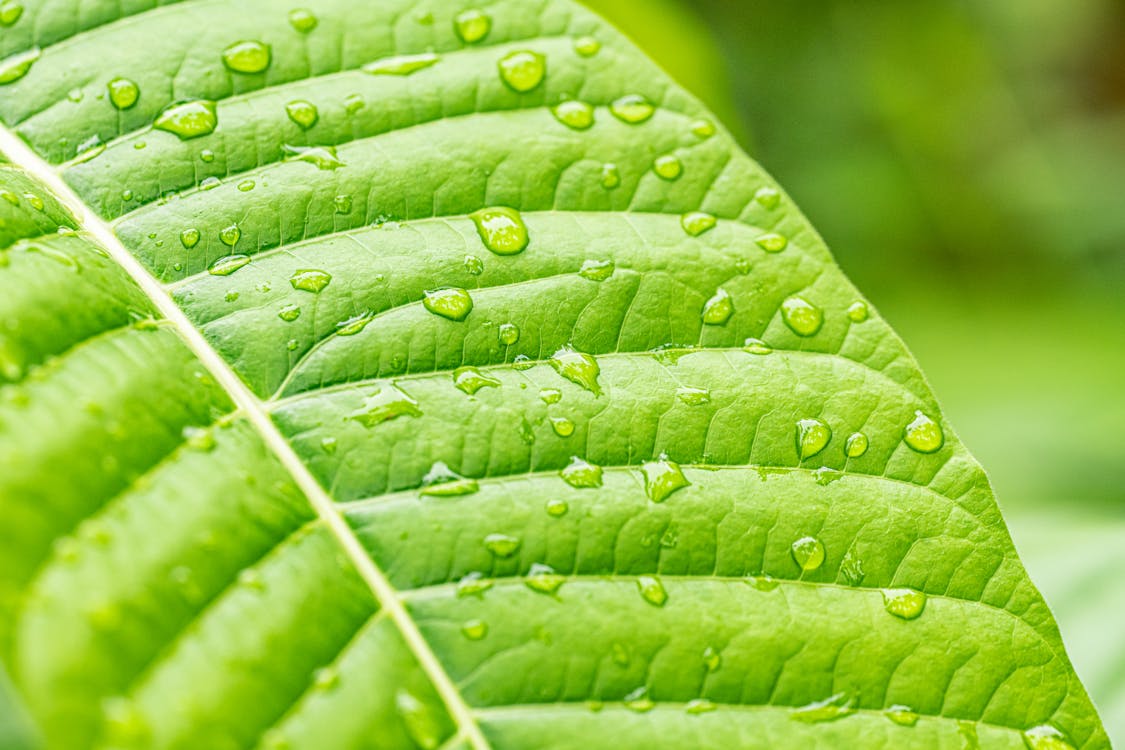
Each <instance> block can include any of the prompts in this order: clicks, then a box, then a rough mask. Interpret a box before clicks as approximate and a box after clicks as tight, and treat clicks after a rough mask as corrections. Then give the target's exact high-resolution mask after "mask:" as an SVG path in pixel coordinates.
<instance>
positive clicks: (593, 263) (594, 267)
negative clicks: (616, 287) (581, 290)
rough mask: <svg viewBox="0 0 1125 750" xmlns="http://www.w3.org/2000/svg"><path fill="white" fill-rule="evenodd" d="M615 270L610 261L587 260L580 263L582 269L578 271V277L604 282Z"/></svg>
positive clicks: (614, 265)
mask: <svg viewBox="0 0 1125 750" xmlns="http://www.w3.org/2000/svg"><path fill="white" fill-rule="evenodd" d="M616 268H617V266H616V264H614V262H613V261H612V260H594V259H588V260H584V261H582V268H580V269H579V270H578V275H579V276H581V277H582V278H584V279H589V280H590V281H605V280H606V279H608V278H609V277H610V276H613V272H614V271H615V270H616Z"/></svg>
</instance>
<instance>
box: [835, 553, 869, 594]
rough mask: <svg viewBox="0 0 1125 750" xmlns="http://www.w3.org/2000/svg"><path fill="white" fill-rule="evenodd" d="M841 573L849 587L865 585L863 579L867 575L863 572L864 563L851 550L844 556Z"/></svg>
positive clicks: (841, 562)
mask: <svg viewBox="0 0 1125 750" xmlns="http://www.w3.org/2000/svg"><path fill="white" fill-rule="evenodd" d="M840 573H841V574H842V575H843V576H844V580H845V581H847V582H848V585H849V586H858V585H859V584H861V583H863V578H864V576H866V575H867V574H866V573H865V572H864V570H863V561H862V560H860V559H859V557H857V556H856V554H855V552H854V551H853V550H850V549H849V550H848V551H847V553H846V554H845V555H844V559H843V560H842V561H840Z"/></svg>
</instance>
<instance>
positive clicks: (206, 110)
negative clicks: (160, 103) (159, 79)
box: [152, 99, 219, 141]
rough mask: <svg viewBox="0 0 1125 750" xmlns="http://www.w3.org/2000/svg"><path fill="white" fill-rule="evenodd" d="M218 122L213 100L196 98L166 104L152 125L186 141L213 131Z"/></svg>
mask: <svg viewBox="0 0 1125 750" xmlns="http://www.w3.org/2000/svg"><path fill="white" fill-rule="evenodd" d="M218 124H219V120H218V117H217V116H216V114H215V102H210V101H206V100H203V99H196V100H194V101H189V102H181V103H179V104H172V105H170V106H168V107H167V108H165V109H164V111H163V112H161V113H160V114H159V115H158V116H157V117H156V120H155V121H153V123H152V126H153V127H154V128H156V129H157V130H163V131H166V132H168V133H172V134H173V135H175V136H177V137H179V139H180V140H183V141H186V140H188V139H190V138H198V137H200V136H203V135H208V134H209V133H212V132H214V130H215V126H216V125H218Z"/></svg>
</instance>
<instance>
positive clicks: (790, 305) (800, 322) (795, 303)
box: [781, 297, 824, 336]
mask: <svg viewBox="0 0 1125 750" xmlns="http://www.w3.org/2000/svg"><path fill="white" fill-rule="evenodd" d="M781 319H782V320H784V321H785V325H787V326H789V330H791V331H793V333H795V334H797V335H798V336H815V335H816V333H817V332H818V331H820V327H821V326H822V325H824V312H823V311H822V310H821V309H820V308H819V307H817V306H816V305H814V304H813V303H811V302H809V301H808V300H806V299H804V298H802V297H790V298H789V299H787V300H785V301H784V302H782V303H781Z"/></svg>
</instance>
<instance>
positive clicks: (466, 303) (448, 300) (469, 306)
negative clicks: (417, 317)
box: [422, 287, 473, 321]
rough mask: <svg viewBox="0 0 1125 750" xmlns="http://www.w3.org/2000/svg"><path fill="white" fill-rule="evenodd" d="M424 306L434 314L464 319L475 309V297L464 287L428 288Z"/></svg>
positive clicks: (458, 319) (459, 319)
mask: <svg viewBox="0 0 1125 750" xmlns="http://www.w3.org/2000/svg"><path fill="white" fill-rule="evenodd" d="M422 306H423V307H425V308H426V309H427V310H429V311H430V312H432V313H433V314H434V315H440V316H441V317H443V318H448V319H449V320H453V321H462V320H464V319H465V318H467V317H468V316H469V313H470V312H472V311H473V298H472V297H470V296H469V293H468V292H467V291H465V290H464V289H460V288H458V287H444V288H442V289H427V290H426V292H425V297H424V298H423V299H422Z"/></svg>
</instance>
